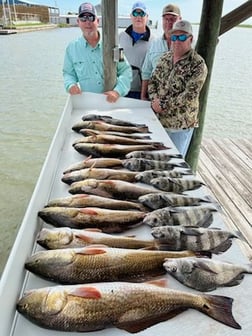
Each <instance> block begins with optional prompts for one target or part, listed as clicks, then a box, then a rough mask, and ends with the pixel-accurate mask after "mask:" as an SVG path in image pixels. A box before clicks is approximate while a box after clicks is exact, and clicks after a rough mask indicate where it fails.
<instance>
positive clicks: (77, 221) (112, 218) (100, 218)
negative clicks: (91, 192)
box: [38, 207, 146, 232]
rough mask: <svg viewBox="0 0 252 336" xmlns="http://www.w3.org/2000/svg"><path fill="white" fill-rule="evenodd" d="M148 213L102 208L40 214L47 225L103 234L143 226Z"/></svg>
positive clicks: (54, 209) (58, 209)
mask: <svg viewBox="0 0 252 336" xmlns="http://www.w3.org/2000/svg"><path fill="white" fill-rule="evenodd" d="M145 215H146V213H145V212H142V211H133V210H131V211H127V210H110V209H102V208H95V207H94V208H67V207H47V208H44V209H42V210H40V211H39V212H38V216H39V217H40V218H42V219H43V220H44V221H45V222H46V223H49V224H52V225H54V226H57V227H61V226H68V227H71V228H74V229H85V228H98V229H101V230H102V231H103V232H122V231H123V230H126V229H128V228H130V227H132V226H134V225H137V224H141V223H142V220H143V218H144V217H145Z"/></svg>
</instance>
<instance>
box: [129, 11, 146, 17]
mask: <svg viewBox="0 0 252 336" xmlns="http://www.w3.org/2000/svg"><path fill="white" fill-rule="evenodd" d="M132 15H133V16H134V17H137V16H141V17H145V16H146V13H144V12H143V11H141V12H137V11H136V10H134V11H133V12H132Z"/></svg>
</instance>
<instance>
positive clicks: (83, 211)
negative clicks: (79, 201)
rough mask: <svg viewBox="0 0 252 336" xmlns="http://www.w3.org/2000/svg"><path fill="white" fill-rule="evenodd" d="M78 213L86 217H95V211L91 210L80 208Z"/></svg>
mask: <svg viewBox="0 0 252 336" xmlns="http://www.w3.org/2000/svg"><path fill="white" fill-rule="evenodd" d="M79 212H82V213H84V214H88V215H97V211H95V210H94V209H92V208H80V209H79Z"/></svg>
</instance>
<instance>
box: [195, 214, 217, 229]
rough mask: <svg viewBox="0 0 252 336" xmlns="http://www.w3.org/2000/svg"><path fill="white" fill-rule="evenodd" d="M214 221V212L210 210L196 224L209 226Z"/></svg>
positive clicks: (204, 226)
mask: <svg viewBox="0 0 252 336" xmlns="http://www.w3.org/2000/svg"><path fill="white" fill-rule="evenodd" d="M212 222H213V214H212V213H211V212H209V213H206V214H205V216H203V218H202V219H201V220H200V221H198V222H197V223H196V224H197V225H198V226H199V227H203V228H207V227H209V225H210V224H211V223H212Z"/></svg>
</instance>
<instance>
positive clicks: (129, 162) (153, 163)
mask: <svg viewBox="0 0 252 336" xmlns="http://www.w3.org/2000/svg"><path fill="white" fill-rule="evenodd" d="M146 149H147V148H146ZM160 149H161V148H160ZM126 154H127V153H126ZM122 165H123V167H124V168H127V169H129V170H132V171H138V172H140V171H145V170H153V169H156V170H172V169H174V168H175V167H180V168H188V164H187V163H186V162H174V163H169V162H166V161H158V160H147V159H136V158H133V159H126V160H124V161H123V163H122Z"/></svg>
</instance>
